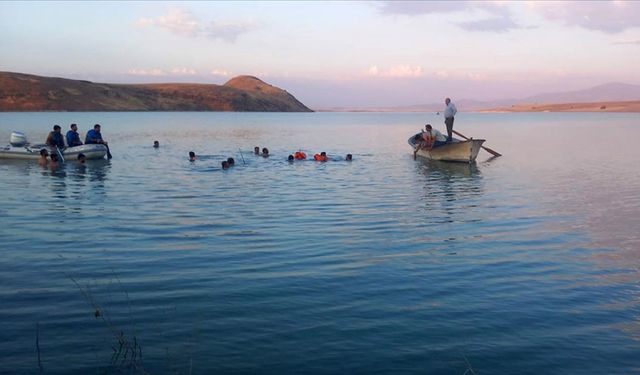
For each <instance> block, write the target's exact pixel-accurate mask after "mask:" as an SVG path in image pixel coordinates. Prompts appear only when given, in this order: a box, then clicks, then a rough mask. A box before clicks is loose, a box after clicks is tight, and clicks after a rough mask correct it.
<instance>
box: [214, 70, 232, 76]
mask: <svg viewBox="0 0 640 375" xmlns="http://www.w3.org/2000/svg"><path fill="white" fill-rule="evenodd" d="M210 73H211V75H213V76H223V77H226V76H228V75H229V72H227V71H226V70H219V69H213V70H212V71H211V72H210Z"/></svg>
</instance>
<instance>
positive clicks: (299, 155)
mask: <svg viewBox="0 0 640 375" xmlns="http://www.w3.org/2000/svg"><path fill="white" fill-rule="evenodd" d="M153 147H155V148H157V147H159V143H158V141H155V142H154V145H153ZM253 153H254V154H255V155H258V156H262V157H264V158H267V157H269V155H270V154H269V149H268V148H266V147H263V148H262V152H261V150H260V147H259V146H256V147H254V148H253ZM196 159H197V157H196V153H195V152H193V151H189V161H196ZM287 160H288V161H289V162H293V161H295V160H307V154H306V153H304V152H303V151H296V152H295V153H293V154H291V155H289V156H288V157H287ZM313 160H316V161H320V162H326V161H329V160H331V159H330V158H329V156H327V153H326V152H324V151H322V152H321V153H319V154H315V155H313ZM345 160H346V161H352V160H353V155H351V154H347V156H345ZM221 164H222V169H229V168H230V167H233V166H234V165H235V160H234V159H233V158H231V157H230V158H227V160H223V161H222V163H221Z"/></svg>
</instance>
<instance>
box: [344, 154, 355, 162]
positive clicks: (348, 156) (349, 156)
mask: <svg viewBox="0 0 640 375" xmlns="http://www.w3.org/2000/svg"><path fill="white" fill-rule="evenodd" d="M344 160H346V161H352V160H353V155H351V154H347V156H346V157H345V158H344Z"/></svg>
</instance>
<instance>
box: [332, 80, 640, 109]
mask: <svg viewBox="0 0 640 375" xmlns="http://www.w3.org/2000/svg"><path fill="white" fill-rule="evenodd" d="M454 102H455V104H456V106H457V107H458V110H459V111H464V112H472V111H479V112H541V111H549V112H640V85H631V84H626V83H607V84H603V85H599V86H595V87H591V88H588V89H584V90H577V91H567V92H555V93H544V94H539V95H535V96H529V97H526V98H522V99H502V100H492V101H481V100H474V99H464V98H463V99H458V100H454ZM443 107H444V104H443V103H428V104H414V105H405V106H393V107H365V108H362V107H360V108H327V109H323V110H324V111H337V112H340V111H346V112H439V111H442V110H443Z"/></svg>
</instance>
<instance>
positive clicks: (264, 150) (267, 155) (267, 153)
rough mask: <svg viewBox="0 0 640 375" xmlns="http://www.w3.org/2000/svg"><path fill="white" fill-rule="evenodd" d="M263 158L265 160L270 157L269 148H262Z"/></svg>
mask: <svg viewBox="0 0 640 375" xmlns="http://www.w3.org/2000/svg"><path fill="white" fill-rule="evenodd" d="M262 156H263V157H265V158H267V157H269V149H268V148H266V147H263V148H262Z"/></svg>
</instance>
